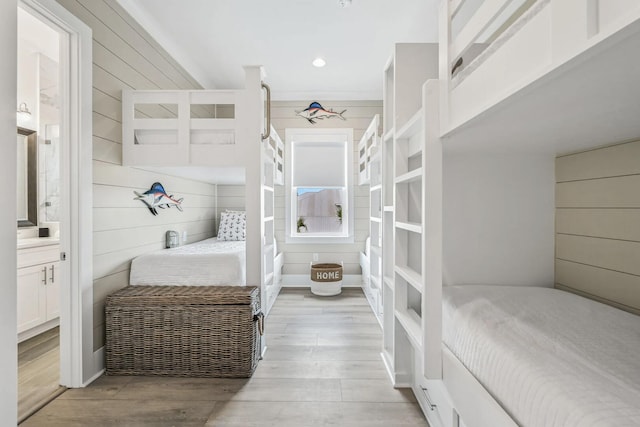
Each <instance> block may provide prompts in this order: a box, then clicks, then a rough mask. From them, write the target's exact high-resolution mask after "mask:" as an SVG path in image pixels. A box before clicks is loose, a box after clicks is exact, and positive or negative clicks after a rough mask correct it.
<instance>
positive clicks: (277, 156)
mask: <svg viewBox="0 0 640 427" xmlns="http://www.w3.org/2000/svg"><path fill="white" fill-rule="evenodd" d="M245 73H246V82H245V88H244V89H238V90H125V91H123V92H122V118H123V120H122V121H123V123H122V130H123V132H122V133H123V140H122V157H123V159H122V161H123V165H124V166H133V167H140V168H158V167H162V168H171V172H173V173H174V174H176V175H180V171H181V170H182V171H185V170H186V169H184V168H190V169H193V168H198V167H206V168H216V169H219V170H220V173H219V175H220V176H221V177H224V176H228V175H229V173H231V174H235V175H244V173H245V169H246V168H251V167H255V166H256V162H255V161H254V160H255V159H253V156H254V154H255V153H256V151H257V150H256V149H255V148H256V143H257V141H260V140H262V141H264V144H263V145H264V148H265V153H266V155H267V156H268V157H270V158H272V159H273V162H274V183H275V184H282V183H283V172H284V166H283V165H284V144H283V142H282V140H281V139H280V137H279V136H278V134H277V133H276V132H275V129H273V126H271V123H270V118H269V108H268V107H267V108H264V100H263V89H267V98H268V96H269V95H268V86H267V85H265V84H264V83H262V78H263V73H262V70H261V69H260V67H246V68H245ZM267 103H268V100H267ZM265 114H266V116H267V117H266V118H265V117H264V115H265ZM165 170H166V169H165ZM224 170H226V172H225V171H224ZM229 171H231V172H229ZM241 179H243V178H241ZM223 180H224V178H223Z"/></svg>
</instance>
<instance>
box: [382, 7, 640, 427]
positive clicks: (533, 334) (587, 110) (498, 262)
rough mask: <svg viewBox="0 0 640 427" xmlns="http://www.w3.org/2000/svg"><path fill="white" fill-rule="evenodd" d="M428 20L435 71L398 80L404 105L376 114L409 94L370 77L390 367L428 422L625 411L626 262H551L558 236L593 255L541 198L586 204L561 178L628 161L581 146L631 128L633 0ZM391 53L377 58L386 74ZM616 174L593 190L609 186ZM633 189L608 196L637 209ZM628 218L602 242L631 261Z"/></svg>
mask: <svg viewBox="0 0 640 427" xmlns="http://www.w3.org/2000/svg"><path fill="white" fill-rule="evenodd" d="M474 3H475V6H473V4H474ZM466 7H471V10H470V11H469V10H466V11H465V8H466ZM440 23H441V25H440V28H441V40H440V49H439V69H440V72H439V78H438V79H437V80H435V79H434V80H429V81H426V83H425V84H424V86H422V84H421V83H420V85H418V86H414V87H413V89H412V90H413V91H414V92H418V91H419V89H420V87H422V97H421V98H420V102H419V105H418V108H417V111H416V113H415V115H414V116H411V115H409V116H404V117H403V115H402V114H398V111H394V109H396V110H397V108H398V107H400V108H404V107H405V106H407V105H413V104H415V102H414V100H411V99H409V100H408V99H407V97H405V96H404V95H400V92H399V91H397V90H395V91H394V90H392V91H390V92H385V109H384V112H385V131H384V135H387V133H391V134H392V135H391V136H389V140H393V141H394V145H395V146H397V147H396V149H395V150H394V158H393V163H394V164H395V169H394V171H393V173H391V174H390V176H391V181H390V182H391V183H390V184H389V185H388V186H387V187H388V188H392V189H393V191H394V198H393V199H394V204H393V208H392V209H391V210H392V211H393V213H392V214H391V216H393V220H392V223H393V224H394V233H393V237H392V238H391V239H383V246H384V248H383V252H385V253H386V250H387V249H386V246H387V245H391V246H392V248H391V251H392V253H394V256H393V259H394V262H395V265H394V266H393V268H391V269H385V268H384V267H383V276H385V278H386V277H387V276H388V277H389V278H390V279H391V282H390V284H389V286H388V288H389V290H390V294H391V295H392V297H393V298H392V301H390V302H389V305H388V307H389V308H390V309H391V310H387V300H388V298H386V296H385V310H384V320H383V325H384V349H383V357H384V359H385V362H386V363H387V367H388V369H389V373H390V375H391V378H392V380H393V381H394V383H395V385H396V386H397V387H412V388H413V390H414V393H415V394H416V397H417V398H418V401H419V403H420V405H421V407H422V408H423V411H424V412H425V414H426V416H427V418H428V419H429V421H430V424H431V425H432V426H433V427H436V426H446V427H453V426H465V427H475V426H478V427H480V426H486V427H495V426H516V425H523V426H622V425H624V426H627V425H628V426H632V425H639V424H640V362H639V361H638V358H637V357H635V355H636V354H637V353H638V352H640V335H639V334H638V331H639V330H640V318H639V317H638V315H637V314H638V313H639V312H640V287H639V286H638V280H637V277H638V272H637V269H634V268H630V270H629V271H628V272H627V273H623V271H614V270H615V269H612V268H610V269H609V270H608V271H607V272H605V273H602V274H601V275H599V276H597V275H595V274H589V272H590V271H596V270H589V269H586V266H584V265H579V264H580V262H574V264H576V265H577V266H576V267H575V268H574V269H573V270H571V269H568V268H566V267H565V265H564V264H565V263H566V260H564V259H562V258H563V257H569V255H568V254H569V253H570V252H571V251H575V252H578V253H579V254H580V256H583V257H591V258H598V257H599V256H600V257H603V256H604V255H607V254H606V253H598V252H594V253H591V254H589V251H591V250H592V247H587V246H585V245H580V243H581V242H583V240H579V239H575V236H572V234H571V233H572V231H571V230H575V229H576V227H573V228H571V227H568V226H567V220H566V213H565V212H563V213H562V215H561V214H560V213H558V212H556V210H557V208H558V207H564V206H565V205H566V206H575V207H578V208H580V207H581V206H582V208H584V207H590V206H589V205H588V202H586V201H585V200H586V198H585V196H584V194H585V188H588V186H587V185H586V184H583V183H581V182H578V181H579V180H587V181H589V180H592V179H595V178H598V177H600V176H604V175H599V174H600V173H601V171H602V170H603V169H608V170H612V169H613V168H611V167H610V165H607V166H604V165H603V164H602V163H606V162H608V161H612V160H611V159H612V158H617V159H622V163H623V164H624V166H623V167H622V168H621V169H620V171H619V172H613V174H614V175H613V176H615V177H616V179H618V178H627V177H628V176H633V177H635V178H637V176H638V175H640V162H638V157H637V153H638V150H639V148H638V145H639V144H638V143H635V144H632V143H625V144H622V145H620V146H618V145H616V146H614V147H609V148H606V149H596V148H598V147H602V146H605V145H611V144H618V143H624V142H627V141H632V140H637V139H639V138H640V121H638V120H637V116H638V113H639V112H640V104H639V103H638V101H637V100H638V99H640V85H638V75H639V74H638V71H639V70H640V61H639V60H638V55H637V52H638V51H640V5H639V4H638V3H637V2H632V1H624V0H620V1H606V0H603V1H586V2H585V1H560V0H556V1H554V0H538V1H528V2H527V1H523V2H509V1H503V0H495V1H494V0H486V1H478V2H470V1H464V0H461V1H455V0H454V1H444V2H443V4H442V10H441V21H440ZM480 45H484V46H480ZM402 50H407V51H408V50H410V49H404V48H403V49H398V50H397V52H396V62H394V63H392V64H390V67H388V69H387V70H386V71H385V76H386V77H385V78H386V79H388V76H392V78H391V79H390V80H391V81H393V76H395V83H394V84H395V85H396V86H397V85H398V78H399V76H400V73H399V71H400V68H401V67H402V65H401V63H402V62H401V61H400V62H398V58H399V57H400V58H401V57H402V56H403V55H398V53H402ZM409 57H411V56H410V55H409ZM413 57H415V55H413ZM461 58H462V59H461ZM407 63H411V61H408V62H407ZM414 68H415V67H414ZM414 71H415V70H414ZM429 78H433V76H431V75H429V73H428V72H425V73H423V79H422V81H423V82H424V81H425V80H428V79H429ZM419 80H420V79H416V81H419ZM407 96H409V97H410V96H411V95H407ZM389 101H390V102H389ZM389 105H391V106H393V107H388V106H389ZM389 108H390V109H389ZM388 113H391V114H388ZM603 123H604V124H603ZM384 138H385V137H383V139H384ZM418 140H419V141H421V142H420V145H421V148H416V146H415V144H416V141H418ZM405 141H406V142H405ZM407 142H408V144H407ZM399 143H400V144H405V147H407V146H408V147H412V146H413V149H411V148H410V149H409V150H408V151H407V150H406V149H405V151H403V149H402V148H401V145H399ZM587 150H588V151H587ZM584 151H587V152H586V153H583V154H576V152H584ZM407 153H409V155H408V156H407ZM597 153H602V154H601V155H602V157H595V156H597V155H600V154H597ZM614 153H615V154H614ZM624 153H627V154H626V155H625V154H624ZM634 153H635V155H636V157H635V158H634V157H633V155H634ZM398 156H402V157H398ZM558 156H560V157H558ZM556 157H558V158H557V159H556ZM412 158H413V163H414V164H413V166H412V164H411V159H412ZM418 158H421V160H417V159H418ZM416 163H417V165H416ZM398 167H401V168H404V169H403V170H400V171H398ZM407 167H408V170H407V169H406V168H407ZM589 167H590V169H589ZM565 168H569V169H571V173H566V172H565ZM593 169H596V170H595V171H594V170H593ZM383 172H384V171H383ZM384 175H385V174H384V173H383V178H382V182H383V183H384V182H386V177H385V176H384ZM576 177H578V178H576ZM556 179H557V180H558V183H556ZM405 182H420V185H416V189H415V191H414V194H415V195H416V197H415V200H414V201H413V202H412V201H411V197H409V198H408V199H406V198H405V199H402V197H400V199H399V198H398V196H399V195H400V196H402V194H403V193H401V191H406V189H402V186H405V187H406V184H405ZM616 182H618V181H607V182H606V185H605V184H601V185H602V188H598V190H597V191H598V192H599V193H598V195H597V197H599V198H600V200H605V201H606V200H612V198H611V194H612V193H615V194H620V192H619V191H618V189H616V188H615V185H616ZM629 182H631V184H633V182H637V179H636V180H635V181H634V179H633V178H630V179H629ZM626 185H627V186H628V185H630V184H626ZM410 191H411V190H409V192H410ZM636 193H637V189H636ZM636 193H633V192H628V193H627V194H629V197H631V198H632V199H633V200H627V201H626V202H625V201H623V202H624V203H621V206H622V207H625V208H626V209H628V208H635V209H637V208H638V207H639V206H640V205H638V204H637V197H636V198H634V197H635V196H633V194H636ZM404 194H405V195H406V194H407V193H406V192H405V193H404ZM409 194H410V193H409ZM418 195H419V196H418ZM618 197H619V196H618ZM407 200H408V201H407ZM571 203H573V204H571ZM581 204H582V205H581ZM608 208H609V207H608V206H607V205H603V209H600V210H601V211H602V210H606V209H608ZM407 210H409V212H413V213H412V214H411V213H409V215H412V216H413V220H409V221H408V220H407V219H406V218H407ZM598 214H599V215H605V213H603V212H599V213H598ZM602 218H603V216H599V217H598V218H597V219H596V218H595V217H592V218H591V219H590V221H591V222H592V223H594V224H595V223H599V222H601V221H602ZM635 218H636V220H633V221H635V222H633V221H632V222H631V223H630V224H634V225H631V226H630V227H627V229H626V232H624V227H623V228H622V229H623V232H622V234H620V235H619V236H618V237H617V239H620V240H622V241H624V242H621V243H620V244H616V245H614V246H612V247H615V248H616V252H615V254H613V255H612V254H608V255H609V256H610V257H611V258H618V259H620V263H619V264H620V265H623V264H625V263H626V265H634V264H637V260H638V258H637V254H638V249H637V245H638V243H637V241H638V239H637V238H634V237H633V235H635V234H634V232H633V231H632V230H633V229H635V228H637V226H638V223H637V215H636V216H635ZM582 221H583V223H584V221H585V217H583V219H582ZM609 221H610V222H609V223H607V224H610V223H611V221H612V220H609ZM613 222H616V221H615V220H613ZM600 225H602V224H600ZM603 227H605V228H606V227H607V225H606V224H604V225H603ZM567 230H569V231H567ZM407 232H409V233H413V234H415V235H420V236H422V239H415V241H414V243H411V242H407V238H406V235H407ZM625 233H626V234H625ZM636 234H637V233H636ZM593 237H595V238H597V239H600V238H602V237H601V236H600V237H599V236H598V235H597V234H595V235H593ZM571 239H573V240H571ZM569 243H570V244H569ZM594 247H595V246H594ZM407 249H409V250H407ZM415 251H420V257H419V258H421V260H420V261H418V260H415V259H414V261H413V262H412V261H411V259H410V257H409V258H408V257H407V253H412V252H415ZM554 257H555V259H554ZM577 258H579V257H576V259H577ZM595 263H596V264H597V262H595ZM383 264H384V263H383ZM600 270H607V269H606V268H602V269H600ZM554 285H555V286H554ZM554 287H555V288H556V289H553V288H554ZM567 291H570V292H567ZM576 294H578V295H576ZM595 300H599V301H602V302H605V303H606V304H602V302H597V301H595ZM612 306H616V307H619V308H614V307H612ZM620 308H622V309H623V310H621V309H620ZM389 311H391V312H392V313H389ZM629 311H631V312H632V313H635V314H632V313H629Z"/></svg>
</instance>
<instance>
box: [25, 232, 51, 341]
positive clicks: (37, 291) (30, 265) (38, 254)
mask: <svg viewBox="0 0 640 427" xmlns="http://www.w3.org/2000/svg"><path fill="white" fill-rule="evenodd" d="M17 249H18V282H17V283H18V342H21V341H24V340H26V339H28V338H31V337H33V336H35V335H38V334H40V333H42V332H44V331H46V330H48V329H51V328H53V327H56V326H58V324H59V322H60V320H59V316H60V285H59V274H58V273H59V269H58V267H59V265H60V243H59V241H58V239H56V238H37V237H34V238H27V239H19V240H18V248H17Z"/></svg>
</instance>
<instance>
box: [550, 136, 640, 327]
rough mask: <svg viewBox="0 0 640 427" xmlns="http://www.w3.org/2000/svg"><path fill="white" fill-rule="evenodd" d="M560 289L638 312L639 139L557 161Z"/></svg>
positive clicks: (639, 252)
mask: <svg viewBox="0 0 640 427" xmlns="http://www.w3.org/2000/svg"><path fill="white" fill-rule="evenodd" d="M556 181H557V184H556V287H558V288H562V289H567V290H571V291H575V292H577V293H582V294H585V295H587V296H589V297H592V298H595V299H599V300H602V301H603V302H606V303H608V304H611V305H614V306H617V307H620V308H622V309H625V310H627V311H631V312H634V313H637V314H640V141H635V142H629V143H625V144H619V145H614V146H610V147H604V148H599V149H595V150H590V151H586V152H582V153H577V154H571V155H566V156H561V157H558V158H557V159H556Z"/></svg>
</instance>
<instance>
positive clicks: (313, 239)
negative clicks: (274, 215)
mask: <svg viewBox="0 0 640 427" xmlns="http://www.w3.org/2000/svg"><path fill="white" fill-rule="evenodd" d="M305 142H309V143H319V142H327V143H336V142H346V144H347V150H346V156H347V159H346V169H347V170H346V172H345V176H346V181H347V182H346V186H345V187H344V188H345V191H346V204H347V206H346V209H345V207H344V206H343V221H344V220H345V219H346V221H347V224H346V234H343V235H337V234H333V235H331V234H329V235H318V234H313V233H309V234H306V233H298V232H297V231H296V222H297V215H294V212H295V213H296V214H297V197H294V195H293V191H294V188H295V187H294V186H293V169H294V168H295V165H294V163H293V145H294V144H295V143H305ZM353 150H354V147H353V129H352V128H323V129H311V128H287V129H285V155H286V162H285V242H286V243H292V244H296V243H297V244H335V243H354V241H355V232H354V230H355V224H354V223H355V196H354V192H355V189H354V188H353V185H354V182H355V179H354V176H353V175H354V165H353V159H354V157H353V156H354V154H353ZM305 187H306V188H313V186H305ZM315 188H331V187H325V186H321V185H319V186H316V187H315ZM333 188H336V187H333ZM340 188H341V187H340ZM343 204H344V203H343Z"/></svg>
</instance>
